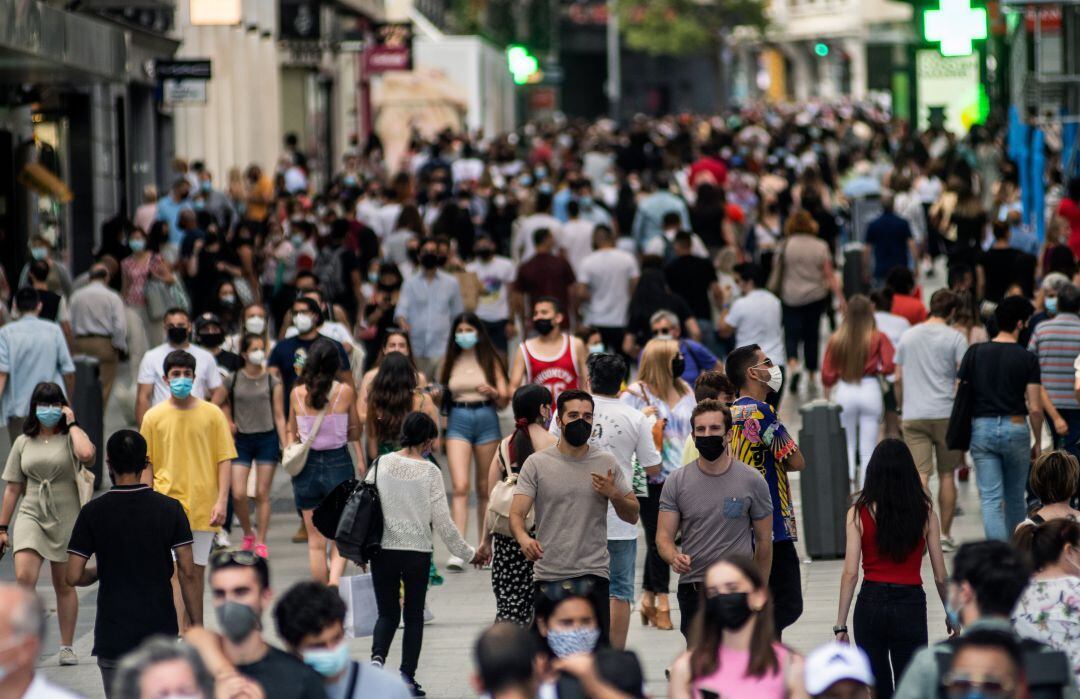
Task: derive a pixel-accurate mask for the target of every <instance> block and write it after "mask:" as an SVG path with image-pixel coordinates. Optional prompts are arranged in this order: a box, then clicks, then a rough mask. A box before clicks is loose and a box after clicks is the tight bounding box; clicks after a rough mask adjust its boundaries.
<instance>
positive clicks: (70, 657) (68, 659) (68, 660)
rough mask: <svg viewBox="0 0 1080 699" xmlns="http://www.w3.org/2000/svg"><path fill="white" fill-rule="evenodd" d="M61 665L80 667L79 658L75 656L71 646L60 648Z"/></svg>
mask: <svg viewBox="0 0 1080 699" xmlns="http://www.w3.org/2000/svg"><path fill="white" fill-rule="evenodd" d="M60 664H61V665H78V664H79V656H77V655H75V650H74V649H73V648H72V647H71V646H61V647H60Z"/></svg>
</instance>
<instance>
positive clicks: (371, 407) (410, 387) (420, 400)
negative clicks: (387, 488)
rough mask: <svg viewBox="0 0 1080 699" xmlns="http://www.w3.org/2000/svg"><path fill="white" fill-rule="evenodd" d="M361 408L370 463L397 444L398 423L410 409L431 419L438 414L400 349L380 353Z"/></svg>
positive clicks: (394, 447)
mask: <svg viewBox="0 0 1080 699" xmlns="http://www.w3.org/2000/svg"><path fill="white" fill-rule="evenodd" d="M364 411H365V417H364V423H363V424H364V431H365V433H366V435H365V436H366V437H367V457H368V462H369V463H370V462H371V461H372V460H374V459H375V457H377V456H379V455H380V454H387V453H389V452H392V451H395V450H397V449H398V448H399V446H398V441H397V440H398V435H399V434H400V432H401V423H402V421H404V419H405V416H406V415H408V414H409V413H411V412H413V411H420V412H424V413H426V414H427V415H429V416H430V417H431V418H432V419H433V420H435V419H437V418H438V410H437V409H436V407H435V404H434V403H433V402H432V401H431V397H430V396H429V395H428V394H427V393H426V392H423V391H421V390H419V389H418V386H417V378H416V369H415V368H413V364H412V361H411V360H410V359H409V358H408V357H407V356H405V355H404V354H402V353H401V352H390V353H389V354H387V355H386V356H385V357H383V360H382V363H381V364H380V365H379V368H378V370H377V371H376V373H375V376H374V377H373V378H372V379H371V382H370V384H369V386H368V393H367V400H366V403H365V408H364ZM436 446H437V442H436Z"/></svg>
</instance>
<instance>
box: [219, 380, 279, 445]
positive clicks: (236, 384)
mask: <svg viewBox="0 0 1080 699" xmlns="http://www.w3.org/2000/svg"><path fill="white" fill-rule="evenodd" d="M279 383H281V379H279V378H277V377H276V376H273V375H272V374H270V372H269V371H267V372H265V373H264V374H263V375H262V376H260V377H259V378H257V379H252V378H248V375H247V374H245V373H244V370H243V369H241V370H239V371H237V372H236V373H235V374H233V375H232V376H231V377H230V378H228V379H226V380H225V387H226V388H228V389H229V393H230V395H229V400H230V401H231V402H232V414H233V422H235V423H236V431H237V432H238V433H240V434H259V433H260V432H269V431H271V430H273V429H274V400H273V397H274V386H277V385H278V384H279Z"/></svg>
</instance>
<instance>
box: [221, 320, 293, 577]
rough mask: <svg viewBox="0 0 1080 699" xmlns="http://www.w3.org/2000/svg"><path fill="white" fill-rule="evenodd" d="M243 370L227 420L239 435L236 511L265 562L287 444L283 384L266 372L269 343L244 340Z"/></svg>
mask: <svg viewBox="0 0 1080 699" xmlns="http://www.w3.org/2000/svg"><path fill="white" fill-rule="evenodd" d="M240 354H241V356H243V358H244V366H243V367H242V368H241V369H240V370H239V371H237V372H236V373H235V374H233V376H232V379H231V380H230V381H229V384H228V388H229V402H228V403H227V404H226V406H225V415H226V417H228V418H229V425H230V426H231V427H232V430H233V434H234V435H235V436H236V461H234V462H233V465H232V497H233V508H234V510H235V511H236V516H237V518H239V520H240V527H241V528H242V529H243V530H244V541H243V544H242V545H241V548H243V549H244V550H245V551H252V550H253V551H255V553H257V554H259V555H260V556H262V557H263V558H266V557H267V556H268V555H269V551H268V550H267V548H266V536H267V532H268V531H269V529H270V487H271V485H273V482H274V469H276V468H277V465H278V461H279V459H278V455H279V454H280V453H281V445H282V444H285V443H286V437H285V433H286V427H285V395H284V388H282V385H281V379H279V378H277V377H276V376H273V375H272V374H271V373H270V372H269V371H268V370H267V369H266V339H265V338H263V337H262V336H260V335H253V334H247V335H244V337H243V339H242V340H241V341H240ZM252 463H254V464H255V523H256V527H255V528H254V529H252V527H251V512H250V510H249V509H248V477H249V476H250V474H251V468H252V466H251V465H252Z"/></svg>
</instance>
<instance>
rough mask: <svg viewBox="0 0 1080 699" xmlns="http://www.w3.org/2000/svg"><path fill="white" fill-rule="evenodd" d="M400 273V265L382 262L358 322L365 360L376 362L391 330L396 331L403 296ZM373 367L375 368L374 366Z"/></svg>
mask: <svg viewBox="0 0 1080 699" xmlns="http://www.w3.org/2000/svg"><path fill="white" fill-rule="evenodd" d="M401 280H402V277H401V272H400V271H399V270H398V268H397V265H394V264H390V263H387V262H383V263H381V264H380V265H379V271H378V276H377V278H376V279H375V282H374V284H373V285H372V289H371V293H370V295H368V296H367V297H366V298H367V299H368V300H369V302H368V303H367V304H365V305H364V308H363V310H362V311H361V314H360V318H359V319H358V320H357V323H356V325H357V328H356V337H357V338H358V339H359V340H362V341H363V343H364V353H365V355H366V356H368V357H371V358H374V357H375V356H376V355H377V354H379V352H380V351H381V350H382V347H381V346H380V344H379V343H380V342H385V340H386V337H387V335H388V333H389V332H390V329H391V328H393V327H394V311H395V309H396V308H397V303H398V298H399V297H400V296H401ZM372 366H374V364H372Z"/></svg>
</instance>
